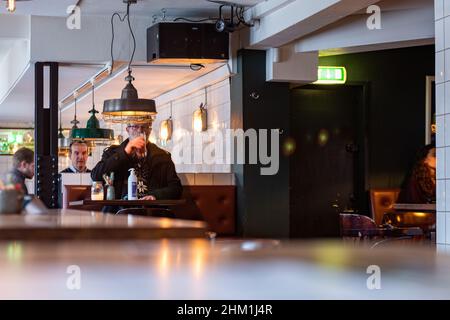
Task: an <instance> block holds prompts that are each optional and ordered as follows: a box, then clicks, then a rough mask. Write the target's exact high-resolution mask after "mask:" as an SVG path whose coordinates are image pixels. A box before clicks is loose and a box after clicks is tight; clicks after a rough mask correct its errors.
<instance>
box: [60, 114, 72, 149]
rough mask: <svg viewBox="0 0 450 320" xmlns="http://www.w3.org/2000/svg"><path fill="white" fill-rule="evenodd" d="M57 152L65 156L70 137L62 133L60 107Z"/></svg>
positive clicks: (68, 147)
mask: <svg viewBox="0 0 450 320" xmlns="http://www.w3.org/2000/svg"><path fill="white" fill-rule="evenodd" d="M58 132H59V133H58V154H59V155H61V156H65V157H67V156H68V155H69V149H70V142H71V141H70V139H68V138H66V136H65V135H64V134H63V128H62V121H61V107H60V108H59V130H58Z"/></svg>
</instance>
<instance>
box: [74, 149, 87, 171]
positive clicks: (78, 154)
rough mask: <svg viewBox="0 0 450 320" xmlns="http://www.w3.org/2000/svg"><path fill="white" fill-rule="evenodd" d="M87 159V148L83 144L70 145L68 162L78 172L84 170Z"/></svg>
mask: <svg viewBox="0 0 450 320" xmlns="http://www.w3.org/2000/svg"><path fill="white" fill-rule="evenodd" d="M87 159H88V148H87V146H86V145H85V144H78V143H75V144H73V145H72V149H71V153H70V160H71V161H72V165H73V166H74V167H75V169H77V170H78V171H84V170H85V169H86V162H87Z"/></svg>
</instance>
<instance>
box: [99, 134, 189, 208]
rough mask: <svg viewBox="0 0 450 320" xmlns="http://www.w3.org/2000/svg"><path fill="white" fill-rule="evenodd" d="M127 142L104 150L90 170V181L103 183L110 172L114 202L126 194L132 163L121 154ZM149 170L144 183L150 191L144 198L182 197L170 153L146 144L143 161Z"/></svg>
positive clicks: (128, 157) (151, 144)
mask: <svg viewBox="0 0 450 320" xmlns="http://www.w3.org/2000/svg"><path fill="white" fill-rule="evenodd" d="M127 144H128V139H127V140H125V141H124V142H123V143H122V144H121V145H119V146H111V147H109V148H107V149H106V150H105V151H104V152H103V155H102V160H101V161H100V162H99V163H97V165H96V166H95V167H94V169H92V172H91V178H92V180H93V181H103V174H105V173H106V174H107V175H110V174H111V172H114V189H115V194H116V199H120V198H122V197H123V196H124V195H126V194H127V192H128V189H127V183H128V176H129V171H128V170H129V169H131V168H133V165H134V164H133V159H132V157H131V156H129V155H127V154H126V152H125V147H126V145H127ZM146 161H149V162H150V163H149V167H150V178H149V180H150V181H148V182H149V185H150V190H149V191H148V192H147V195H153V196H155V197H156V199H157V200H167V199H179V198H180V197H181V193H182V186H181V182H180V179H179V178H178V176H177V173H176V171H175V165H174V163H173V162H172V159H171V157H170V153H168V152H167V151H164V150H162V149H160V148H158V147H157V146H156V145H155V144H153V143H149V144H147V158H146Z"/></svg>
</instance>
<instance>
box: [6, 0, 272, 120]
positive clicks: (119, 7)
mask: <svg viewBox="0 0 450 320" xmlns="http://www.w3.org/2000/svg"><path fill="white" fill-rule="evenodd" d="M263 1H265V0H234V1H233V3H238V4H241V5H244V4H245V5H246V6H252V5H255V4H256V3H259V2H263ZM2 2H3V1H2V0H0V4H4V3H2ZM73 4H79V5H80V8H81V14H82V15H83V14H86V15H106V16H110V15H111V14H112V13H113V12H115V11H119V12H123V11H124V10H125V8H126V5H125V4H124V3H123V0H80V1H78V0H31V1H24V2H17V9H16V12H15V13H13V14H19V15H43V16H67V15H68V14H67V12H66V11H67V7H68V6H69V5H73ZM163 8H165V9H166V11H167V17H168V20H170V18H169V17H171V19H173V18H174V17H178V16H180V17H187V18H189V17H190V18H199V17H209V16H217V14H218V8H219V4H217V3H212V2H209V1H207V0H189V1H186V0H138V3H137V4H133V5H132V9H131V10H132V12H131V15H133V16H134V15H140V16H153V15H158V14H160V13H161V9H163ZM2 10H5V12H6V9H2V8H1V7H0V13H5V12H2ZM6 14H8V13H6ZM9 47H10V45H9V43H8V41H7V40H2V41H0V59H1V57H2V56H4V55H5V54H6V53H7V51H8V48H9ZM219 66H221V65H220V64H219V65H207V67H206V68H204V69H202V70H200V71H192V70H190V69H189V68H173V67H163V66H158V67H155V66H152V67H149V66H146V67H135V68H134V69H133V70H134V76H135V78H136V81H135V82H134V85H135V86H136V88H137V89H138V92H139V96H140V97H142V98H155V97H157V96H159V95H161V94H162V93H165V92H167V91H170V90H171V89H174V88H176V87H178V86H180V85H182V84H185V83H188V82H190V81H192V80H194V79H196V78H198V77H199V76H201V75H204V74H206V73H208V72H210V71H212V70H214V69H216V68H218V67H219ZM98 71H99V67H96V68H94V67H76V66H71V67H61V68H60V71H59V98H60V99H62V98H63V97H65V96H66V95H67V94H69V93H70V92H72V91H73V90H74V89H75V88H77V87H78V86H79V85H81V84H82V83H84V82H85V81H87V80H88V79H90V78H91V77H92V76H93V75H94V74H96V73H97V72H98ZM123 78H124V75H120V76H118V77H116V78H115V79H113V80H111V81H110V82H109V83H107V84H105V85H104V86H102V87H101V88H99V89H98V90H96V106H97V109H98V110H99V111H101V109H102V107H103V101H104V100H106V99H111V98H119V97H120V93H121V90H122V88H123V87H124V85H125V82H124V80H123ZM90 101H91V100H90V96H88V97H87V98H85V99H83V100H82V101H79V102H78V107H77V109H78V112H77V117H78V119H79V120H80V121H82V125H84V124H85V121H86V120H87V119H88V118H89V116H90V115H89V114H88V113H87V112H88V110H89V109H90V108H91V102H90ZM62 118H63V125H64V127H69V126H70V120H72V118H73V108H70V109H68V110H67V111H65V112H63V115H62ZM33 120H34V66H33V65H31V67H29V68H28V70H27V71H26V72H25V74H24V76H23V77H22V79H20V81H19V82H18V83H17V85H16V86H15V87H14V89H13V90H12V91H11V93H10V94H9V96H8V97H7V98H6V99H5V100H4V101H3V103H2V104H1V105H0V122H1V123H3V124H4V123H5V122H15V123H17V122H33Z"/></svg>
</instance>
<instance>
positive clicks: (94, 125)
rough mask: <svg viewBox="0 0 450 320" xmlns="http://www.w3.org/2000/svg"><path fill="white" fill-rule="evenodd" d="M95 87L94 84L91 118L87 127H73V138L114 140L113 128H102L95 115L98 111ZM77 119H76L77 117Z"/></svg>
mask: <svg viewBox="0 0 450 320" xmlns="http://www.w3.org/2000/svg"><path fill="white" fill-rule="evenodd" d="M94 92H95V88H94V85H92V109H91V110H90V111H89V113H90V114H91V117H90V118H89V120H88V122H87V124H86V128H72V132H71V136H70V137H71V138H72V139H73V140H86V141H92V142H97V141H98V142H104V141H112V140H114V131H113V130H111V129H102V128H100V122H99V121H98V119H97V117H96V116H95V114H96V113H98V111H97V110H95V98H94ZM75 120H76V119H75Z"/></svg>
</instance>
